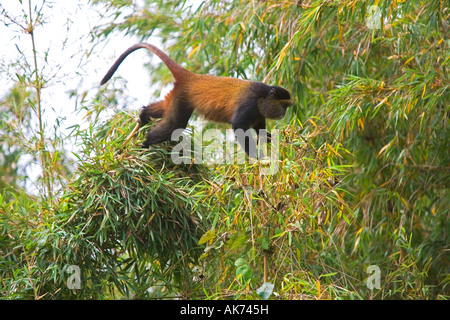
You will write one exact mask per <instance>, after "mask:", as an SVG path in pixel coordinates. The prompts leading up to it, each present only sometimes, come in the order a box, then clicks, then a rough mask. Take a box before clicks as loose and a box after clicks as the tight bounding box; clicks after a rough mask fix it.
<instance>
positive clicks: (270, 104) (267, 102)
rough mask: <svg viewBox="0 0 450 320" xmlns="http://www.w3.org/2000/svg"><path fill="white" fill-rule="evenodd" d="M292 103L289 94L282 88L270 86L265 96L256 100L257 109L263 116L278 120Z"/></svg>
mask: <svg viewBox="0 0 450 320" xmlns="http://www.w3.org/2000/svg"><path fill="white" fill-rule="evenodd" d="M290 105H292V100H291V95H290V94H289V91H287V90H286V89H284V88H281V87H277V86H272V87H271V88H270V90H269V92H268V93H267V96H266V97H263V98H260V99H259V100H258V110H259V112H260V113H261V115H262V116H263V117H264V118H269V119H275V120H279V119H282V118H283V117H284V116H285V115H286V109H287V107H289V106H290Z"/></svg>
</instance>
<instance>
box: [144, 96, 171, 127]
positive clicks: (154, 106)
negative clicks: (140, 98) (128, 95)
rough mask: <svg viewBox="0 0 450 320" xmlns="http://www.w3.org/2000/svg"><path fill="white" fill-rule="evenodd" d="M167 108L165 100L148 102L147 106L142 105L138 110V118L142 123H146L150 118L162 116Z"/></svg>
mask: <svg viewBox="0 0 450 320" xmlns="http://www.w3.org/2000/svg"><path fill="white" fill-rule="evenodd" d="M166 109H167V102H166V100H161V101H158V102H154V103H150V104H149V105H148V106H146V107H143V108H142V110H141V112H139V119H140V122H141V124H142V125H146V124H147V123H149V122H150V118H162V117H164V113H165V112H166Z"/></svg>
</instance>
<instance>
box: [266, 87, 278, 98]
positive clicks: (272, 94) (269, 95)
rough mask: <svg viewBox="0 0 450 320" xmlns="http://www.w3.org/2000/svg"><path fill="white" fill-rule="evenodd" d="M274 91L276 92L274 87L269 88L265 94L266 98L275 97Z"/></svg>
mask: <svg viewBox="0 0 450 320" xmlns="http://www.w3.org/2000/svg"><path fill="white" fill-rule="evenodd" d="M275 93H277V91H276V90H275V88H272V89H270V91H269V93H268V94H267V98H275Z"/></svg>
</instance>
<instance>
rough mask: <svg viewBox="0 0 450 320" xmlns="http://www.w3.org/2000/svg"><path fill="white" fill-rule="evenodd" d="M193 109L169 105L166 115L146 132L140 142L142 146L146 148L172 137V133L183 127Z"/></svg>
mask: <svg viewBox="0 0 450 320" xmlns="http://www.w3.org/2000/svg"><path fill="white" fill-rule="evenodd" d="M193 111H194V110H193V109H191V108H188V107H184V106H183V105H177V104H175V105H174V106H172V107H171V109H170V110H168V114H167V116H165V117H164V119H163V120H162V121H161V122H160V123H158V125H157V126H156V127H155V128H153V129H152V130H151V131H149V132H148V133H147V136H146V139H145V141H144V143H143V144H142V147H143V148H148V147H149V146H150V145H152V144H157V143H161V142H164V141H168V140H170V139H171V138H172V133H173V132H174V131H175V130H177V129H183V130H184V129H185V128H186V126H187V123H188V121H189V118H190V117H191V115H192V112H193Z"/></svg>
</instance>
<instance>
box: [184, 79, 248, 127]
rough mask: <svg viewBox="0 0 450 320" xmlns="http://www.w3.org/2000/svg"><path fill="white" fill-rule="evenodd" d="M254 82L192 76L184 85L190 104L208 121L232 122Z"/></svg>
mask: <svg viewBox="0 0 450 320" xmlns="http://www.w3.org/2000/svg"><path fill="white" fill-rule="evenodd" d="M251 84H252V81H248V80H240V79H236V78H229V77H217V76H211V75H204V74H191V75H190V77H189V81H188V82H186V83H184V85H185V88H184V90H183V91H184V92H185V94H186V96H187V98H188V102H189V103H190V104H192V106H194V107H195V109H196V110H197V111H198V112H199V113H200V114H202V115H204V116H205V118H206V119H208V120H211V121H216V122H231V118H232V117H233V114H234V112H235V111H236V109H237V107H238V106H239V105H240V103H241V102H242V101H243V99H244V97H245V93H246V92H248V88H249V86H250V85H251Z"/></svg>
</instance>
